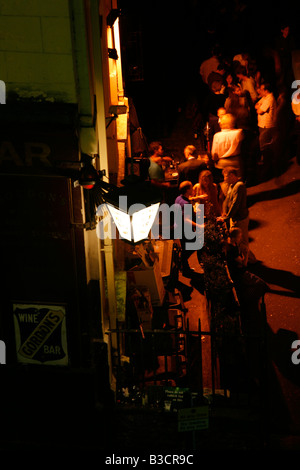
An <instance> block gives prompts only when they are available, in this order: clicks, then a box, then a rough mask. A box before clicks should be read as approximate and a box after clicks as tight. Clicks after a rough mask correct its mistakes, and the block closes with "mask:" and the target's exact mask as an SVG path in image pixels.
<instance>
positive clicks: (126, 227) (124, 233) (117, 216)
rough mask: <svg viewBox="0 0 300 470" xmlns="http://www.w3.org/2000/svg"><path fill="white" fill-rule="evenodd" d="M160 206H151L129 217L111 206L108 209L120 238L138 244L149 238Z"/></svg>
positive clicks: (157, 204) (108, 205)
mask: <svg viewBox="0 0 300 470" xmlns="http://www.w3.org/2000/svg"><path fill="white" fill-rule="evenodd" d="M159 205H160V203H159V202H158V203H156V204H151V205H150V206H148V207H145V208H143V209H140V210H138V211H136V212H134V213H133V214H132V215H129V214H128V213H126V212H124V211H122V210H120V209H117V208H116V207H114V206H112V205H110V204H107V207H108V210H109V212H110V214H111V216H112V218H113V220H114V223H115V224H116V227H117V229H118V231H119V234H120V236H121V237H122V238H124V239H125V240H128V241H129V242H132V243H138V242H140V241H141V240H145V239H146V238H147V237H148V235H149V232H150V230H151V227H152V225H153V223H154V220H155V218H156V214H157V212H158V209H159Z"/></svg>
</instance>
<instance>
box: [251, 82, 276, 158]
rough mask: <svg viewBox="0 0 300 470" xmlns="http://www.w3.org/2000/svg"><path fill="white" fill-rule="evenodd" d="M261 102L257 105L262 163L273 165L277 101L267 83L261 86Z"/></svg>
mask: <svg viewBox="0 0 300 470" xmlns="http://www.w3.org/2000/svg"><path fill="white" fill-rule="evenodd" d="M259 94H260V96H261V98H260V100H259V101H258V102H257V103H256V105H255V109H256V112H257V125H258V131H259V147H260V152H261V163H268V164H270V163H271V160H272V154H273V144H274V139H275V131H276V124H275V122H276V99H275V97H274V95H273V93H272V91H271V88H270V86H269V85H268V84H267V83H263V84H262V85H261V86H260V89H259Z"/></svg>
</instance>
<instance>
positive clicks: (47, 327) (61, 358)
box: [13, 303, 68, 365]
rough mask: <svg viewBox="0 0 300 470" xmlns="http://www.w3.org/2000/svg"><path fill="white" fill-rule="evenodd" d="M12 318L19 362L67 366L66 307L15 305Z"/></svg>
mask: <svg viewBox="0 0 300 470" xmlns="http://www.w3.org/2000/svg"><path fill="white" fill-rule="evenodd" d="M13 314H14V326H15V337H16V348H17V359H18V362H22V363H27V364H28V363H30V364H33V363H35V364H45V365H67V364H68V352H67V334H66V309H65V306H63V305H39V304H21V303H20V304H18V303H16V304H14V305H13Z"/></svg>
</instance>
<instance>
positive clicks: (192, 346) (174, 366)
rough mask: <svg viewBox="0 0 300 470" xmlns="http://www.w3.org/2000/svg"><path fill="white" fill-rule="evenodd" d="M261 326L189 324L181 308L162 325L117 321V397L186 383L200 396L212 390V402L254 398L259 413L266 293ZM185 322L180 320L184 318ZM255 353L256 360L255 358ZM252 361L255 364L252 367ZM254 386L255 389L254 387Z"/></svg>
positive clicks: (263, 403) (263, 405) (263, 399)
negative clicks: (229, 330) (233, 329)
mask: <svg viewBox="0 0 300 470" xmlns="http://www.w3.org/2000/svg"><path fill="white" fill-rule="evenodd" d="M260 315H261V321H262V327H261V328H260V333H259V334H253V335H251V334H243V333H233V334H224V333H220V332H217V331H215V330H214V328H213V326H212V327H211V329H210V331H204V330H202V327H201V320H200V318H199V320H198V329H196V330H191V329H190V328H189V321H188V319H187V320H186V321H185V320H184V313H182V312H180V311H179V314H178V319H179V326H178V323H177V324H175V326H171V327H170V326H169V327H167V328H161V329H143V328H142V327H141V328H136V329H132V328H125V327H124V325H123V324H119V323H117V327H116V329H114V330H110V331H108V332H107V334H108V335H109V340H110V344H111V343H112V339H113V336H114V335H115V338H116V341H114V344H116V345H117V346H116V348H112V347H111V348H110V350H111V367H112V371H113V374H114V376H115V380H116V394H117V397H120V396H122V393H123V391H124V390H128V393H129V395H130V390H132V389H135V390H139V391H140V394H141V395H142V394H143V393H144V392H145V391H146V390H147V388H148V387H149V386H152V385H162V386H174V387H187V388H189V389H190V390H191V391H192V392H194V393H197V394H199V395H200V396H205V395H207V394H208V395H209V396H210V399H211V403H212V406H214V404H215V403H216V402H215V398H216V397H218V396H219V395H220V394H221V395H222V397H223V398H224V400H223V402H222V403H226V404H230V405H234V406H245V405H246V406H247V405H249V404H253V403H255V404H256V407H257V411H258V412H259V413H261V418H262V419H263V420H265V419H266V412H267V373H266V368H267V333H266V332H267V322H266V310H265V303H264V298H262V301H261V304H260ZM180 322H181V324H180ZM255 358H257V361H255ZM251 361H252V362H253V364H254V366H255V367H256V369H255V370H254V371H253V370H252V371H249V370H248V364H249V363H251ZM253 387H254V389H253ZM262 415H264V416H262Z"/></svg>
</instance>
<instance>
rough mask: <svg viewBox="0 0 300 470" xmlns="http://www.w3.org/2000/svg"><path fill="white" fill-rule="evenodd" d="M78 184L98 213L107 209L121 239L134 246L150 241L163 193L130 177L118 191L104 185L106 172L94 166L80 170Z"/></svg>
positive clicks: (136, 178)
mask: <svg viewBox="0 0 300 470" xmlns="http://www.w3.org/2000/svg"><path fill="white" fill-rule="evenodd" d="M78 181H79V184H80V185H81V186H82V187H84V188H85V189H88V190H89V194H90V193H91V198H92V199H91V200H92V201H93V203H94V204H95V206H96V207H97V208H98V209H99V206H102V205H103V204H105V205H106V207H107V209H108V211H109V213H110V215H111V217H112V219H113V221H114V223H115V225H116V227H117V229H118V231H119V235H120V237H121V239H123V240H126V241H127V242H129V243H132V244H135V243H139V242H141V241H142V240H145V239H147V238H148V235H149V232H150V230H151V227H152V225H153V223H154V221H155V218H156V215H157V212H158V209H159V205H160V202H161V194H160V192H159V191H158V190H157V188H156V187H154V186H152V184H151V182H150V181H144V180H142V179H140V178H138V177H136V175H131V176H129V177H127V178H126V179H125V180H123V181H122V184H123V186H121V187H117V186H115V185H113V184H110V183H107V182H105V181H103V172H101V171H100V172H98V171H97V170H96V169H95V168H94V167H93V166H92V165H91V164H88V165H86V167H84V168H83V169H82V170H81V172H80V177H79V180H78Z"/></svg>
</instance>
